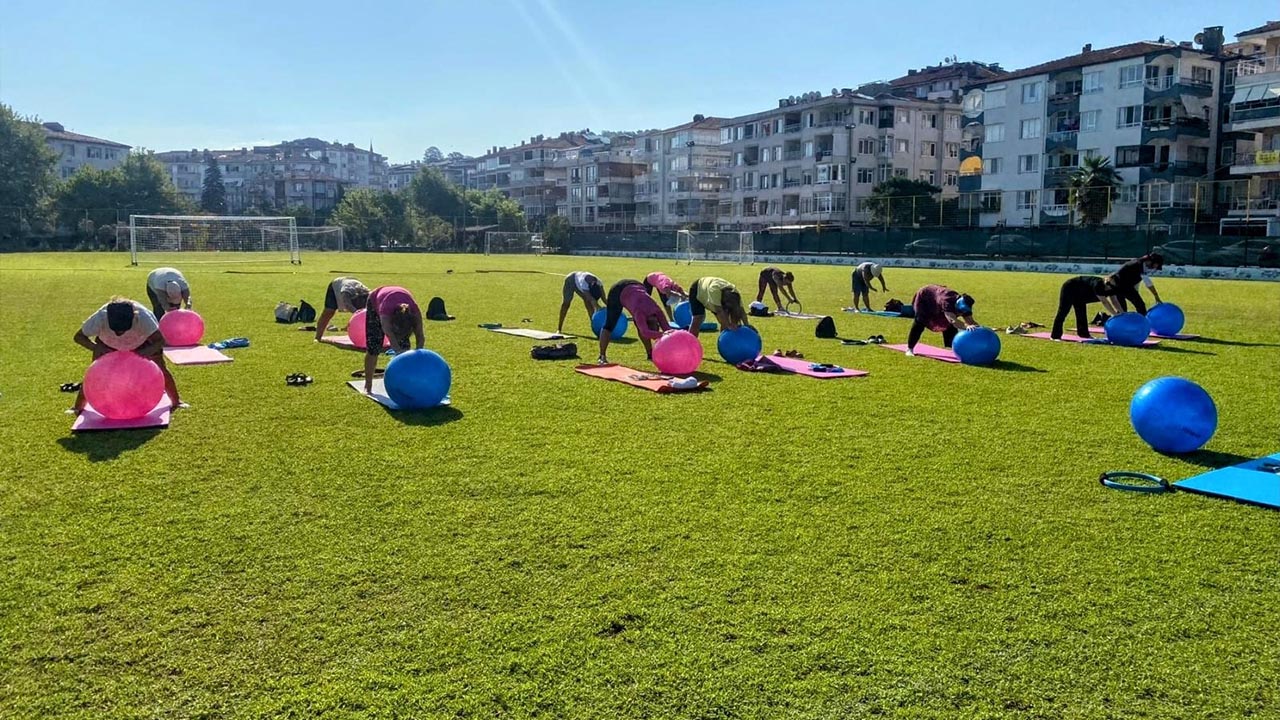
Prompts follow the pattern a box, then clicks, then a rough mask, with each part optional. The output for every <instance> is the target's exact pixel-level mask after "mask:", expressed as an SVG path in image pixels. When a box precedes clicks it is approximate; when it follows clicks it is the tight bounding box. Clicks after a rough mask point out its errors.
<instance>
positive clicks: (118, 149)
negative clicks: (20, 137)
mask: <svg viewBox="0 0 1280 720" xmlns="http://www.w3.org/2000/svg"><path fill="white" fill-rule="evenodd" d="M40 127H41V129H42V130H44V135H45V142H46V143H47V144H48V145H49V147H50V148H52V149H53V151H54V152H56V153H58V163H57V165H56V167H55V170H54V172H56V173H57V175H58V178H59V179H61V180H66V179H67V178H69V177H71V176H72V175H74V174H75V172H76V170H79V169H80V168H82V167H84V166H85V165H88V166H90V167H94V168H97V169H99V170H110V169H111V168H113V167H116V166H117V165H119V164H120V163H123V162H124V159H125V157H126V156H127V155H128V154H129V146H128V145H125V144H123V143H118V142H112V141H111V140H103V139H102V138H96V137H90V136H88V135H81V134H80V133H73V132H68V131H67V129H66V128H65V127H63V126H62V124H61V123H56V122H47V123H43V124H42V125H41V126H40Z"/></svg>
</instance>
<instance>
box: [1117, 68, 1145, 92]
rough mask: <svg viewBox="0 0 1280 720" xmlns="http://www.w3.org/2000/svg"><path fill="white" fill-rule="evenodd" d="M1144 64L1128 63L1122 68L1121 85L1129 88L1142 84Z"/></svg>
mask: <svg viewBox="0 0 1280 720" xmlns="http://www.w3.org/2000/svg"><path fill="white" fill-rule="evenodd" d="M1143 67H1144V66H1142V65H1126V66H1124V67H1122V68H1120V87H1122V88H1127V87H1133V86H1134V85H1141V84H1142V82H1143V73H1144V70H1143Z"/></svg>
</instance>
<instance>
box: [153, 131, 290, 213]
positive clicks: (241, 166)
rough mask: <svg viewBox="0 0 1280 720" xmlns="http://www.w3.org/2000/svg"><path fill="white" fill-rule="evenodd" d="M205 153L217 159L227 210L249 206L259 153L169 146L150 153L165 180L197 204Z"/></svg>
mask: <svg viewBox="0 0 1280 720" xmlns="http://www.w3.org/2000/svg"><path fill="white" fill-rule="evenodd" d="M206 155H213V157H215V158H217V160H218V168H219V170H221V171H222V185H223V188H224V189H225V190H226V196H227V213H228V214H231V215H236V214H239V213H242V212H244V211H245V210H247V209H248V208H250V207H253V206H254V205H253V199H254V198H253V197H252V196H251V192H250V190H251V188H252V186H253V181H254V178H255V177H256V176H257V172H258V169H257V168H256V167H255V165H254V163H255V162H260V161H263V160H264V158H262V157H261V156H257V155H254V154H253V153H251V152H250V151H249V149H248V148H243V149H240V150H196V149H191V150H170V151H166V152H158V153H153V154H152V157H154V158H155V159H156V160H158V161H159V162H160V164H161V165H162V166H164V168H165V170H167V171H168V174H169V180H170V181H171V182H172V183H173V186H174V187H175V188H177V189H178V192H180V193H182V194H183V196H185V197H186V199H187V200H188V201H190V202H191V203H192V204H193V205H197V206H198V205H199V204H200V195H201V194H202V193H203V192H204V170H205V157H206Z"/></svg>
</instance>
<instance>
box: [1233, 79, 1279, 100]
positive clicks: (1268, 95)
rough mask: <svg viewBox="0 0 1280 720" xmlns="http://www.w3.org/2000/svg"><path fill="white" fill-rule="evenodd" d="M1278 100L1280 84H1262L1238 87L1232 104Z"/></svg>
mask: <svg viewBox="0 0 1280 720" xmlns="http://www.w3.org/2000/svg"><path fill="white" fill-rule="evenodd" d="M1276 99H1280V83H1261V84H1259V85H1245V86H1243V87H1237V88H1236V92H1235V94H1234V95H1232V96H1231V104H1232V105H1239V104H1241V103H1247V102H1260V101H1262V100H1276Z"/></svg>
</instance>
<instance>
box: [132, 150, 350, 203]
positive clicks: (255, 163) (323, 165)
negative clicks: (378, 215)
mask: <svg viewBox="0 0 1280 720" xmlns="http://www.w3.org/2000/svg"><path fill="white" fill-rule="evenodd" d="M206 154H208V155H213V157H215V158H217V160H218V165H219V168H220V169H221V171H222V184H223V187H224V188H225V189H226V195H227V213H228V214H232V215H234V214H239V213H243V212H245V211H247V210H249V209H251V208H252V209H254V210H259V211H283V210H284V209H286V208H289V207H294V206H302V207H306V208H309V209H310V210H312V211H313V212H327V211H329V210H332V209H333V208H334V207H335V206H337V204H338V202H339V201H340V200H341V199H342V193H343V191H344V189H345V188H346V187H347V186H348V185H349V184H350V183H349V182H347V181H344V180H342V179H340V178H339V177H338V173H337V172H336V170H335V168H334V166H333V164H332V163H331V162H330V161H329V159H328V158H316V157H313V156H312V155H311V154H310V153H309V152H307V151H306V150H305V149H302V148H298V147H291V148H283V147H282V146H269V147H263V146H260V147H255V148H253V149H252V150H250V149H249V148H243V149H240V150H196V149H192V150H172V151H166V152H159V153H155V154H154V155H153V157H155V158H156V160H158V161H159V162H160V164H161V165H163V166H164V167H165V169H166V170H167V171H168V173H169V178H170V180H172V182H173V184H174V187H176V188H177V189H178V191H179V192H180V193H182V194H183V195H185V196H186V197H187V199H188V200H190V201H191V202H192V203H193V204H195V205H199V204H200V195H201V193H202V192H203V190H204V169H205V157H206Z"/></svg>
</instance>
